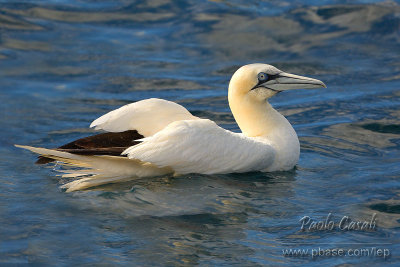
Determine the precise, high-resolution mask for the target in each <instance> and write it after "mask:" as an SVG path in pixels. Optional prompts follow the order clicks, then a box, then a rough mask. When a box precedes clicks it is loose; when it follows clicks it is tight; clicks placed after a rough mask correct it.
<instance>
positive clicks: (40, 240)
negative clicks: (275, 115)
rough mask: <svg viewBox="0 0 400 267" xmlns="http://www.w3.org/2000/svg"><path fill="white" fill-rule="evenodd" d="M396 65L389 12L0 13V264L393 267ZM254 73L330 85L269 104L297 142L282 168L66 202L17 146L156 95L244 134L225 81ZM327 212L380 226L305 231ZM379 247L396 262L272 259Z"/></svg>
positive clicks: (258, 6)
mask: <svg viewBox="0 0 400 267" xmlns="http://www.w3.org/2000/svg"><path fill="white" fill-rule="evenodd" d="M399 52H400V4H399V2H396V1H383V2H382V1H351V3H347V1H334V0H332V1H330V0H326V1H314V0H308V1H306V0H305V1H293V2H292V1H274V0H271V1H262V2H260V1H240V0H236V1H168V0H165V1H161V0H159V1H157V0H154V1H129V0H119V1H106V0H104V1H89V0H87V1H65V0H64V1H63V0H58V1H56V0H52V1H40V0H36V1H35V0H33V1H4V0H3V1H0V84H1V90H0V99H1V104H0V112H1V113H0V114H1V117H0V120H1V125H2V130H1V133H0V152H1V153H0V174H1V175H0V214H1V216H0V264H1V265H2V264H6V263H11V264H13V263H14V264H24V263H32V264H37V265H43V264H45V265H46V264H47V265H60V266H63V265H75V264H79V265H85V264H87V265H92V264H106V265H116V264H121V265H128V264H132V265H147V266H149V265H156V264H157V265H160V264H162V265H169V266H176V265H195V264H199V265H227V266H231V265H238V266H243V265H245V266H246V265H247V266H257V265H283V266H285V265H288V266H292V265H295V264H305V265H308V266H313V265H315V266H316V265H320V264H324V265H331V266H332V265H342V264H346V263H349V264H360V265H368V266H371V265H376V266H382V265H384V264H386V265H392V266H398V265H399V263H400V258H399V249H400V246H399V240H400V234H399V226H400V215H399V214H400V201H399V189H400V183H399V178H400V175H399V174H400V164H399V160H400V153H399V148H400V123H399V117H400V113H399V104H400V99H399V97H400V91H399V89H400V63H399V62H400V53H399ZM251 62H265V63H270V64H273V65H275V66H277V67H279V68H281V69H283V70H285V71H287V72H291V73H296V74H300V75H305V76H311V77H314V78H317V79H321V80H323V81H324V82H325V83H326V84H327V85H328V88H327V89H320V90H297V91H291V92H287V93H282V94H279V95H278V96H276V97H274V98H273V99H272V100H271V102H272V104H273V105H274V106H275V107H276V108H277V109H278V110H279V111H280V112H282V113H283V114H284V115H285V116H287V118H288V119H289V120H290V122H291V123H292V124H293V125H294V127H295V129H296V131H297V133H298V135H299V138H300V142H301V150H302V151H301V157H300V161H299V163H298V166H297V168H296V169H295V170H293V171H290V172H282V173H270V174H263V173H247V174H240V175H238V174H235V175H209V176H207V175H187V176H184V177H182V176H181V177H160V178H153V179H144V180H139V181H135V182H126V183H122V184H115V185H107V186H103V187H99V188H96V189H94V190H88V191H82V192H75V193H65V192H63V191H62V190H61V189H60V188H59V185H60V180H59V177H58V176H56V174H57V173H56V172H54V171H53V170H52V167H51V166H50V167H49V168H43V167H42V166H37V165H34V164H33V162H34V160H35V155H33V154H31V153H29V152H27V151H23V150H20V149H17V148H14V147H13V144H16V143H18V144H29V145H34V146H35V145H36V146H44V147H55V146H58V145H61V144H63V143H66V142H69V141H71V140H73V139H75V138H79V137H83V136H86V135H88V134H90V133H92V130H89V129H88V125H89V123H90V122H91V121H92V120H94V119H95V118H97V117H98V116H100V115H102V114H103V113H105V112H108V111H109V110H112V109H114V108H116V107H119V106H121V105H123V104H126V103H130V102H134V101H137V100H141V99H145V98H149V97H159V98H164V99H168V100H173V101H177V102H178V103H180V104H182V105H184V106H185V107H186V108H188V109H189V110H190V111H191V112H192V113H193V114H195V115H197V116H200V117H207V118H210V119H213V120H215V121H216V122H217V123H218V124H220V125H221V126H223V127H225V128H227V129H230V130H233V131H238V127H237V125H236V124H235V122H234V119H233V117H232V115H231V113H230V110H229V107H228V104H227V97H226V95H227V84H228V81H229V79H230V76H231V75H232V73H233V72H234V71H235V69H236V68H237V67H239V66H241V65H243V64H247V63H251ZM329 213H331V214H332V217H331V218H330V220H333V221H335V223H338V222H339V221H340V220H341V218H342V217H343V216H349V217H351V219H353V220H362V221H364V220H370V218H371V216H372V215H373V214H374V213H376V218H377V219H376V220H377V222H376V225H377V228H376V229H374V230H373V231H344V230H343V231H342V230H340V229H338V228H337V227H336V228H335V229H334V230H332V231H328V230H317V231H311V232H310V231H300V226H301V225H300V222H299V220H300V219H301V218H302V217H303V216H310V217H311V218H313V219H314V220H318V221H319V220H325V219H326V217H327V216H328V214H329ZM372 247H376V248H382V249H388V250H390V253H391V255H390V257H387V258H384V257H383V256H374V255H373V256H358V257H350V256H320V257H314V258H312V257H311V256H303V257H285V256H283V253H282V250H283V249H309V250H310V251H311V250H312V249H318V248H321V249H335V248H343V249H345V250H346V251H347V249H353V250H356V249H361V248H372Z"/></svg>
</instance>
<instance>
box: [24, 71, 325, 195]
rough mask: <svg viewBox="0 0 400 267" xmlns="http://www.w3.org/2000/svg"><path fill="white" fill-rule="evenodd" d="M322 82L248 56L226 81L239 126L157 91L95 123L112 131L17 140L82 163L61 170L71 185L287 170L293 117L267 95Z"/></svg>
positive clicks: (293, 153) (292, 155)
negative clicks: (63, 139) (68, 138)
mask: <svg viewBox="0 0 400 267" xmlns="http://www.w3.org/2000/svg"><path fill="white" fill-rule="evenodd" d="M320 87H326V86H325V84H324V83H323V82H322V81H320V80H317V79H312V78H307V77H303V76H298V75H294V74H289V73H286V72H283V71H281V70H279V69H277V68H275V67H274V66H271V65H267V64H260V63H256V64H249V65H245V66H242V67H241V68H239V69H238V70H237V71H236V72H235V73H234V74H233V76H232V78H231V80H230V83H229V89H228V101H229V106H230V109H231V111H232V113H233V116H234V118H235V120H236V122H237V124H238V126H239V128H240V130H241V133H235V132H231V131H228V130H226V129H223V128H221V127H220V126H218V125H217V124H216V123H215V122H213V121H211V120H209V119H202V118H199V117H196V116H193V115H192V114H191V113H190V112H189V111H188V110H187V109H186V108H184V107H183V106H181V105H179V104H177V103H174V102H171V101H167V100H163V99H157V98H151V99H146V100H141V101H138V102H135V103H132V104H128V105H125V106H122V107H120V108H118V109H116V110H113V111H111V112H109V113H107V114H105V115H103V116H101V117H100V118H98V119H96V120H95V121H93V122H92V124H91V125H90V127H92V128H95V129H96V130H103V131H106V132H108V133H103V134H98V135H95V136H92V137H87V138H82V139H79V140H76V141H74V142H71V143H69V144H67V145H64V146H62V147H60V148H58V149H46V148H37V147H31V146H19V145H17V146H18V147H21V148H25V149H28V150H30V151H32V152H35V153H38V154H40V155H41V157H42V159H43V158H44V159H45V161H46V159H50V160H57V161H59V162H62V163H64V164H66V165H68V166H70V165H73V166H77V167H81V169H78V170H77V169H76V168H75V169H65V170H63V172H64V173H65V174H64V175H63V177H69V178H74V180H73V181H70V182H68V183H66V184H64V185H63V186H62V187H63V188H65V189H66V191H68V192H70V191H75V190H81V189H85V188H89V187H93V186H98V185H101V184H106V183H114V182H120V181H126V180H130V179H135V178H143V177H152V176H160V175H166V174H174V175H181V174H188V173H200V174H223V173H244V172H251V171H261V172H273V171H286V170H290V169H292V168H293V167H294V166H295V165H296V164H297V161H298V159H299V154H300V144H299V140H298V137H297V134H296V132H295V130H294V129H293V127H292V125H291V124H290V123H289V121H288V120H287V119H286V118H285V117H284V116H283V115H281V114H280V113H279V112H278V111H276V110H275V109H274V108H273V107H272V106H271V105H270V104H269V102H268V99H269V98H271V97H273V96H274V95H276V94H278V93H280V92H283V91H286V90H291V89H312V88H320ZM50 160H49V161H50Z"/></svg>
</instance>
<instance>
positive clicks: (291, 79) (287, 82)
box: [262, 72, 326, 91]
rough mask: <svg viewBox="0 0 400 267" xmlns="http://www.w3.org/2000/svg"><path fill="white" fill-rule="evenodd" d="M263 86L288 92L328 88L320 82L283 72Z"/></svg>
mask: <svg viewBox="0 0 400 267" xmlns="http://www.w3.org/2000/svg"><path fill="white" fill-rule="evenodd" d="M262 86H264V87H266V88H269V89H272V90H275V91H286V90H292V89H314V88H321V87H324V88H326V85H325V84H324V83H323V82H322V81H320V80H317V79H313V78H308V77H304V76H299V75H294V74H290V73H286V72H281V73H279V74H277V75H276V76H275V78H274V79H271V80H269V81H268V82H266V83H263V84H262Z"/></svg>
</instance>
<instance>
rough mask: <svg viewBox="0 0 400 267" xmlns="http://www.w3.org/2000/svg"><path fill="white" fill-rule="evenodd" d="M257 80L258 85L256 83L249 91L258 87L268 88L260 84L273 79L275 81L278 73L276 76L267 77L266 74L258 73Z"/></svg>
mask: <svg viewBox="0 0 400 267" xmlns="http://www.w3.org/2000/svg"><path fill="white" fill-rule="evenodd" d="M257 78H258V83H257V84H256V85H255V86H254V87H253V88H251V90H254V89H256V88H259V87H265V88H268V87H267V86H265V85H262V84H263V83H266V82H268V81H270V80H274V79H276V78H279V73H278V74H274V75H268V74H266V73H265V72H260V73H259V74H258V75H257ZM268 89H269V88H268ZM271 90H272V89H271Z"/></svg>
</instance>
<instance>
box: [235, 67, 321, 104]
mask: <svg viewBox="0 0 400 267" xmlns="http://www.w3.org/2000/svg"><path fill="white" fill-rule="evenodd" d="M320 87H325V88H326V85H325V84H324V83H323V82H321V81H320V80H317V79H312V78H307V77H303V76H298V75H294V74H290V73H286V72H283V71H281V70H279V69H277V68H275V67H274V66H271V65H267V64H260V63H256V64H249V65H245V66H243V67H241V68H239V69H238V70H237V71H236V72H235V74H233V76H232V79H231V81H230V83H229V98H230V99H231V98H232V97H236V98H237V97H239V98H243V97H245V98H247V99H249V100H251V101H265V100H267V99H268V98H270V97H272V96H274V95H276V94H277V93H279V92H282V91H286V90H291V89H313V88H320Z"/></svg>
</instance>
